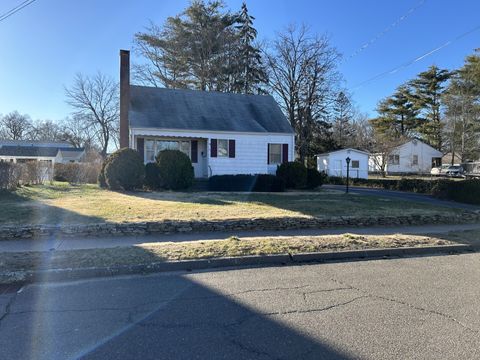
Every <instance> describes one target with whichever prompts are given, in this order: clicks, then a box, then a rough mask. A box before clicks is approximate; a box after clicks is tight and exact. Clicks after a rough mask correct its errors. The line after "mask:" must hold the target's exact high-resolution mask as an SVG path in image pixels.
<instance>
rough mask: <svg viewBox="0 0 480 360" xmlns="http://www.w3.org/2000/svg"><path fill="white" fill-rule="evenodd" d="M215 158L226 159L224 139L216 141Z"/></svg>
mask: <svg viewBox="0 0 480 360" xmlns="http://www.w3.org/2000/svg"><path fill="white" fill-rule="evenodd" d="M217 156H218V157H228V140H225V139H218V140H217Z"/></svg>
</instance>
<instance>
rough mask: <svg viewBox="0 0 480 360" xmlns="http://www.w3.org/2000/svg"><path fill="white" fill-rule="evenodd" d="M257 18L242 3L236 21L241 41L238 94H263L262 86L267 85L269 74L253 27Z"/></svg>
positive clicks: (238, 64)
mask: <svg viewBox="0 0 480 360" xmlns="http://www.w3.org/2000/svg"><path fill="white" fill-rule="evenodd" d="M254 20H255V18H254V17H253V16H252V15H250V14H249V13H248V8H247V4H246V3H245V2H243V3H242V9H241V11H240V13H239V14H238V17H237V19H236V22H237V24H238V25H237V26H236V28H237V31H238V39H239V56H238V63H237V66H238V67H237V74H238V78H237V83H236V86H235V88H234V90H235V91H236V92H240V93H244V94H253V93H259V92H261V85H262V84H264V83H266V81H267V74H266V71H265V67H264V65H263V63H262V55H261V52H260V49H259V48H258V46H256V45H255V39H256V37H257V30H256V29H255V27H254V26H253V21H254Z"/></svg>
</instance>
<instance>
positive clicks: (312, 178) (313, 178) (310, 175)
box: [307, 168, 326, 189]
mask: <svg viewBox="0 0 480 360" xmlns="http://www.w3.org/2000/svg"><path fill="white" fill-rule="evenodd" d="M325 177H326V176H325V173H321V172H319V171H318V170H317V169H311V168H308V169H307V189H316V188H317V187H319V186H322V185H323V182H324V181H325Z"/></svg>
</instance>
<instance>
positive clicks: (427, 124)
mask: <svg viewBox="0 0 480 360" xmlns="http://www.w3.org/2000/svg"><path fill="white" fill-rule="evenodd" d="M450 76H451V74H450V72H449V71H448V70H444V69H439V68H438V67H436V66H435V65H432V66H430V68H429V69H428V70H427V71H424V72H421V73H420V74H418V75H417V78H416V79H414V80H412V81H411V86H412V87H413V89H414V94H413V96H414V97H413V99H414V104H415V106H416V107H418V108H419V109H420V110H421V114H423V121H422V123H423V124H422V125H421V126H420V127H419V132H420V133H421V135H422V137H423V138H424V140H425V141H426V142H427V143H428V144H430V145H431V146H433V147H434V148H436V149H437V150H441V149H442V147H443V139H442V127H443V124H442V122H441V113H440V110H441V109H440V108H441V97H442V94H443V91H444V85H445V82H446V81H447V80H448V79H449V78H450Z"/></svg>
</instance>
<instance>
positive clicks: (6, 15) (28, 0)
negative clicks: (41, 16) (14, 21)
mask: <svg viewBox="0 0 480 360" xmlns="http://www.w3.org/2000/svg"><path fill="white" fill-rule="evenodd" d="M35 1H36V0H26V1H24V2H22V3H20V4H19V5H17V6H15V7H14V8H13V9H10V10H9V11H7V12H6V13H4V14H2V15H0V21H3V20H6V19H8V18H9V17H10V16H12V15H13V14H15V13H16V12H18V11H20V10H22V9H23V8H25V7H27V6H28V5H30V4H32V3H34V2H35Z"/></svg>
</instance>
